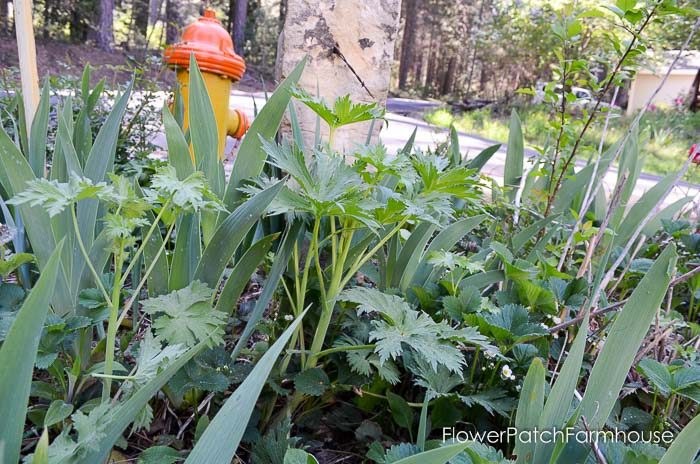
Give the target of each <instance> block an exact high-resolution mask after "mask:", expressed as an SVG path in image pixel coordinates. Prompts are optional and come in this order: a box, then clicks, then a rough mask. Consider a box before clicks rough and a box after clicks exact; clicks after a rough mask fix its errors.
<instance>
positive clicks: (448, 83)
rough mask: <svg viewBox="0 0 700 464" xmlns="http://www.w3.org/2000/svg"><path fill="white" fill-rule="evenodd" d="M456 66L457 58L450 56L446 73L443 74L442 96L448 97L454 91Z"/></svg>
mask: <svg viewBox="0 0 700 464" xmlns="http://www.w3.org/2000/svg"><path fill="white" fill-rule="evenodd" d="M458 65H459V56H457V55H452V56H451V57H450V60H449V61H448V63H447V72H445V78H444V79H443V81H442V92H441V93H442V95H449V94H451V93H452V92H453V91H454V87H455V76H456V75H457V66H458Z"/></svg>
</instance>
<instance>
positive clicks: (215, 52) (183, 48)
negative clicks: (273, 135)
mask: <svg viewBox="0 0 700 464" xmlns="http://www.w3.org/2000/svg"><path fill="white" fill-rule="evenodd" d="M192 53H193V54H194V56H195V58H196V60H197V64H198V66H199V69H200V70H201V72H202V77H203V78H204V84H205V85H206V87H207V91H208V92H209V98H210V99H211V103H212V106H213V108H214V117H215V118H216V126H217V130H218V134H219V158H223V156H224V149H225V147H226V136H227V135H230V136H232V137H234V138H236V139H240V138H242V137H243V134H245V132H246V131H247V130H248V128H249V127H250V121H249V120H248V117H247V116H246V114H245V113H244V112H243V111H241V110H239V109H231V108H229V95H230V93H231V85H232V84H233V83H235V82H238V81H239V80H240V79H241V77H242V76H243V73H244V72H245V61H243V58H241V57H240V56H238V55H237V54H236V52H235V51H234V49H233V40H232V39H231V36H230V35H229V33H228V32H226V29H224V27H223V26H222V25H221V22H220V21H219V20H218V19H216V12H215V11H214V10H212V9H210V8H207V9H206V10H204V16H202V17H200V18H199V19H197V21H195V22H194V23H192V24H190V25H189V26H187V27H186V28H185V30H184V31H183V33H182V40H181V41H180V42H179V43H176V44H174V45H171V46H169V47H168V48H166V49H165V54H164V59H165V62H166V63H167V64H168V65H169V66H171V67H173V68H175V70H176V72H177V80H178V82H179V84H180V90H181V92H182V98H183V101H184V104H185V130H187V125H188V121H189V108H188V106H189V104H188V95H189V92H188V90H189V89H188V87H189V77H190V73H189V64H190V54H192Z"/></svg>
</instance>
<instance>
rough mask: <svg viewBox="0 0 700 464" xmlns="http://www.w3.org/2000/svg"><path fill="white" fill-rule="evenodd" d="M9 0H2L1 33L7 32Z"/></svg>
mask: <svg viewBox="0 0 700 464" xmlns="http://www.w3.org/2000/svg"><path fill="white" fill-rule="evenodd" d="M7 10H8V8H7V0H0V34H3V35H4V34H7V19H8V18H7Z"/></svg>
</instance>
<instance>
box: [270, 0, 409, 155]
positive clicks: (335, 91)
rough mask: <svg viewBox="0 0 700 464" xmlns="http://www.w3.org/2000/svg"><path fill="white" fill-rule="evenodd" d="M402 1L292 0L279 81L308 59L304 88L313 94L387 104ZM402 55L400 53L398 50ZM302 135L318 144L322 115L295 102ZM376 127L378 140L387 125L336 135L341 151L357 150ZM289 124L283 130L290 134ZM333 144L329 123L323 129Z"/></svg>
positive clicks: (344, 129)
mask: <svg viewBox="0 0 700 464" xmlns="http://www.w3.org/2000/svg"><path fill="white" fill-rule="evenodd" d="M400 15H401V0H382V1H381V2H377V1H376V0H342V1H338V0H288V10H287V16H286V19H285V22H284V29H283V31H282V34H281V35H280V39H279V42H278V44H279V45H278V51H277V64H276V78H277V80H278V81H281V80H282V79H284V78H285V77H287V76H288V75H289V73H291V71H292V70H293V69H294V67H295V66H296V65H297V64H299V61H300V60H301V59H302V58H304V57H305V56H308V61H307V62H306V67H305V68H304V72H303V74H302V76H301V78H300V79H299V83H298V85H299V86H300V87H302V88H304V89H305V90H307V91H308V92H310V93H311V94H312V95H319V96H321V97H323V98H325V99H326V101H333V100H334V99H335V98H336V97H337V96H339V95H346V94H347V95H350V99H351V100H352V101H354V102H358V103H359V102H375V101H376V102H378V103H379V104H380V105H383V104H384V103H385V102H386V98H387V94H388V91H389V81H390V78H391V68H392V65H393V64H394V56H393V55H394V50H395V40H396V36H397V29H398V23H399V17H400ZM397 52H398V50H397ZM295 109H296V113H297V119H298V121H299V126H300V128H301V134H302V137H303V138H304V140H305V141H306V142H307V146H312V145H313V140H314V137H315V131H316V119H317V117H316V115H315V114H314V113H313V112H312V111H311V110H309V109H308V108H306V107H305V106H304V105H300V104H298V102H296V103H295ZM370 126H372V131H373V132H372V133H371V136H372V139H374V140H376V139H375V137H376V136H377V135H378V133H379V130H380V129H381V126H382V124H381V122H380V121H377V122H376V124H374V125H371V124H370V123H369V122H362V123H358V124H351V125H347V126H344V127H341V128H340V129H338V131H337V132H335V133H334V136H333V146H334V148H335V149H337V150H344V149H348V150H352V149H355V147H356V144H357V141H358V140H365V139H366V137H367V133H368V132H369V130H370ZM288 130H289V125H288V124H287V123H285V126H284V129H283V131H285V132H288ZM321 134H322V136H323V137H324V140H328V137H329V135H330V134H329V131H328V127H327V125H326V124H323V125H322V126H321Z"/></svg>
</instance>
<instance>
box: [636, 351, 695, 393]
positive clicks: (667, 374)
mask: <svg viewBox="0 0 700 464" xmlns="http://www.w3.org/2000/svg"><path fill="white" fill-rule="evenodd" d="M637 369H638V370H639V371H640V372H641V373H642V374H644V376H645V377H646V378H647V380H649V383H650V384H651V385H652V386H653V387H654V389H655V390H658V392H659V393H661V395H663V396H664V397H667V398H668V397H669V396H671V395H681V396H685V397H686V398H690V399H691V400H693V401H695V402H698V403H700V366H692V367H684V366H679V365H671V366H667V365H665V364H662V363H660V362H658V361H656V360H655V359H651V358H644V359H642V360H641V361H640V362H639V364H637Z"/></svg>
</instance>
